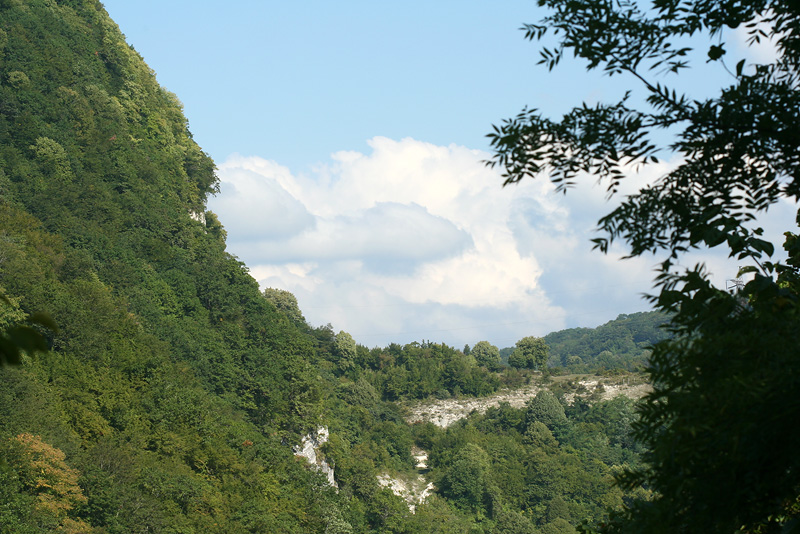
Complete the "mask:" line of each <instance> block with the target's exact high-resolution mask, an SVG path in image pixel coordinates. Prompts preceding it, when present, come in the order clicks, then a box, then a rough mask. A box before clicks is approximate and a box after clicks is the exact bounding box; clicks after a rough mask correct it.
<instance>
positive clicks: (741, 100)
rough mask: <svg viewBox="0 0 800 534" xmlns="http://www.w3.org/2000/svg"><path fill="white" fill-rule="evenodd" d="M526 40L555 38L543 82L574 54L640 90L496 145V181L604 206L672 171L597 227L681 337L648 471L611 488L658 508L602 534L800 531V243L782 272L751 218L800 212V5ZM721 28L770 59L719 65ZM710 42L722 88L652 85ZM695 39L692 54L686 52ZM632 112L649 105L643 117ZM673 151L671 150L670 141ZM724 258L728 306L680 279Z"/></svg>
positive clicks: (663, 2) (694, 281) (664, 349)
mask: <svg viewBox="0 0 800 534" xmlns="http://www.w3.org/2000/svg"><path fill="white" fill-rule="evenodd" d="M539 5H541V6H546V7H548V8H550V9H551V10H552V11H551V12H550V14H549V15H548V16H547V17H545V18H544V19H543V20H542V21H541V22H540V23H539V24H529V25H525V26H524V30H525V32H526V37H527V38H528V39H540V38H542V37H544V36H545V35H547V34H548V33H552V34H554V35H555V36H556V37H557V44H556V46H555V47H545V48H543V49H542V50H541V59H540V63H542V64H544V65H546V66H547V67H548V68H550V69H552V68H554V67H556V66H557V65H558V64H559V62H560V61H561V60H562V58H564V56H565V55H566V54H567V53H569V52H571V53H573V54H574V56H576V57H578V58H580V59H582V60H584V61H586V64H587V68H588V69H596V68H602V69H603V70H604V71H605V72H606V73H607V74H608V75H610V76H617V75H624V76H627V77H628V78H629V79H630V80H632V81H633V82H635V86H636V87H638V88H640V89H641V90H642V91H643V96H644V97H645V98H644V99H637V98H635V97H634V94H633V93H632V92H628V93H626V94H625V96H624V98H623V99H622V100H620V101H619V102H615V103H611V104H597V105H592V106H589V105H587V104H583V105H580V106H578V107H576V108H574V109H573V110H572V111H570V112H569V113H567V114H566V115H564V116H563V117H562V118H561V120H552V119H550V118H547V117H544V116H542V115H541V114H540V113H539V112H538V111H536V110H535V109H534V110H528V109H526V110H524V111H523V112H522V113H520V114H519V115H518V116H517V117H515V118H513V119H510V120H507V121H505V122H503V123H502V124H501V125H500V126H495V129H494V132H493V133H491V134H490V135H489V137H490V139H491V143H492V146H493V147H494V149H495V155H494V158H493V160H492V161H491V162H490V163H489V164H490V165H492V166H494V165H499V166H501V167H502V168H503V170H504V171H503V176H504V178H505V183H506V184H510V183H514V182H518V181H520V180H522V179H524V178H526V177H536V176H539V175H548V176H549V178H550V179H551V180H552V181H553V182H554V183H555V184H556V186H557V189H558V190H559V191H565V190H566V189H567V188H569V187H570V186H571V185H573V184H574V183H575V182H576V180H577V179H579V178H580V177H581V176H583V175H591V176H593V177H594V178H595V179H597V180H600V181H603V182H604V183H605V184H606V185H607V187H608V192H609V194H610V195H613V194H614V193H616V192H617V190H618V188H619V185H620V183H621V181H622V180H623V179H624V177H625V175H626V174H629V172H630V171H631V170H632V169H633V170H637V169H641V168H643V167H645V166H648V165H652V164H655V163H657V162H658V157H657V156H661V155H662V154H666V155H668V156H671V157H673V159H674V160H675V161H677V163H676V164H674V165H672V166H671V167H670V168H671V170H668V171H666V172H665V173H664V175H663V176H662V177H661V178H660V179H659V180H657V181H656V182H655V183H653V184H651V185H647V186H645V187H643V188H642V189H640V190H639V191H638V192H637V193H634V194H632V195H628V196H626V197H625V198H624V199H622V201H621V202H620V204H619V206H618V207H617V208H615V209H614V210H613V211H611V212H610V213H609V214H607V215H606V216H604V217H602V218H601V219H600V221H599V228H600V231H601V232H602V235H601V236H600V237H598V238H596V239H594V240H593V241H594V243H595V247H596V248H598V249H599V250H601V251H603V252H606V251H608V249H609V246H610V245H611V243H613V242H614V241H615V240H620V241H622V242H624V243H625V244H626V245H627V247H628V251H629V255H630V256H640V255H643V254H646V253H654V254H660V255H661V259H660V261H661V263H660V272H659V273H658V274H657V276H656V279H655V287H656V290H657V295H655V296H653V297H652V301H653V303H654V304H655V305H656V307H658V308H659V309H660V310H662V311H665V312H668V313H670V314H673V315H672V319H671V321H670V323H669V327H668V328H669V329H670V330H671V331H672V333H673V334H674V337H673V338H672V339H669V340H665V341H661V342H659V343H657V344H656V345H655V347H654V350H653V353H652V355H651V357H650V362H649V368H648V373H649V375H650V379H651V381H652V383H653V388H654V391H653V392H652V393H651V394H650V395H649V396H648V397H647V398H646V401H645V403H644V404H643V405H642V407H641V408H640V417H641V419H640V421H639V422H638V423H637V424H636V426H635V433H636V436H637V437H638V438H639V439H640V440H642V441H643V442H644V443H645V445H647V447H648V449H649V452H648V453H647V454H646V456H645V461H646V462H645V467H644V468H643V469H641V470H639V471H636V472H628V473H627V474H626V475H625V476H623V477H621V479H620V481H621V482H622V483H623V484H626V485H629V486H636V485H639V484H642V483H646V484H647V485H648V486H649V487H650V488H652V489H653V490H654V491H655V497H654V498H653V500H652V502H650V503H647V504H645V503H634V504H632V505H631V506H630V507H629V508H628V509H627V510H626V511H625V512H624V513H622V514H619V515H618V516H616V518H615V519H614V520H613V521H611V522H610V523H609V525H608V526H607V527H606V530H607V531H613V532H617V531H625V532H734V531H740V530H741V531H745V532H768V531H769V532H773V531H777V530H780V529H781V528H782V526H785V527H786V529H787V531H788V530H791V529H792V528H796V527H797V522H798V521H800V518H799V517H798V516H800V500H799V499H798V496H799V495H800V458H798V456H797V454H796V451H797V449H798V447H799V446H800V429H798V427H797V425H796V424H794V422H795V421H797V420H800V403H798V402H797V400H796V391H797V388H798V385H800V384H798V379H797V378H796V377H797V376H800V334H798V332H800V307H799V306H798V303H800V240H798V237H797V236H796V235H793V234H791V233H789V232H787V233H786V240H785V242H784V248H785V250H786V253H787V255H788V259H787V260H785V261H784V262H779V261H774V260H772V258H771V256H772V255H773V252H774V250H775V244H774V243H772V242H771V241H770V240H768V239H767V238H766V237H765V236H764V232H763V230H762V229H761V228H760V227H759V226H758V225H757V220H758V216H759V215H760V214H763V213H764V212H765V211H766V210H767V209H768V208H769V207H770V206H772V205H774V204H776V203H777V202H779V201H781V200H782V199H788V200H790V201H795V202H796V201H797V200H798V198H800V181H798V175H799V174H800V172H799V171H800V166H799V165H798V164H800V132H798V129H797V126H796V125H797V124H798V119H800V90H798V88H799V87H800V69H799V68H798V67H800V9H799V8H798V5H797V3H795V2H779V1H767V0H754V1H751V2H739V1H736V0H723V1H711V0H654V2H653V3H652V5H651V6H646V7H645V6H641V5H640V4H637V3H635V2H628V1H619V2H596V1H590V0H582V1H577V2H561V1H557V0H539ZM728 29H733V30H736V31H738V32H740V33H744V34H747V36H748V43H749V44H750V45H754V44H757V43H759V42H760V41H762V40H766V41H771V42H772V43H773V44H774V46H775V48H776V50H777V53H776V55H775V57H774V58H773V60H772V61H771V62H767V63H752V62H751V63H748V61H747V59H746V58H743V59H739V58H737V59H739V60H738V61H737V62H736V64H735V66H733V67H732V68H729V67H728V66H727V65H726V64H725V58H726V55H727V54H728V50H727V44H726V42H725V40H726V39H728V38H730V36H731V34H730V33H726V32H727V31H728ZM702 37H707V38H709V39H713V41H711V42H709V45H708V46H709V48H708V50H707V52H706V53H705V58H704V59H705V61H704V62H703V63H701V68H705V69H708V68H716V67H717V66H720V67H721V68H723V69H725V70H727V71H728V72H729V73H730V80H731V83H730V85H729V86H727V87H723V88H722V89H720V90H719V93H718V94H717V95H716V96H714V97H710V98H705V99H694V98H691V97H689V96H687V95H684V94H681V93H679V92H678V91H676V90H674V89H671V88H670V87H669V86H668V85H667V84H666V83H665V82H664V81H663V78H659V76H668V75H676V74H677V75H680V74H681V73H683V72H685V69H687V68H689V67H690V65H691V58H692V57H693V53H694V52H693V51H692V49H691V46H692V43H696V42H698V40H699V39H700V38H702ZM690 39H691V42H690V43H688V44H687V40H690ZM639 102H641V104H638V103H639ZM671 136H673V137H671ZM700 247H706V248H714V247H720V248H723V249H725V250H726V251H727V252H728V254H729V255H730V256H731V257H735V258H736V259H737V260H738V262H739V264H740V265H744V266H745V267H744V269H743V270H742V273H744V272H751V273H753V279H752V281H750V282H748V283H747V285H746V286H745V287H744V290H743V291H742V292H741V293H739V294H736V295H731V294H729V293H728V292H726V291H724V290H723V289H722V288H717V287H715V286H714V285H713V283H712V282H711V281H710V280H709V277H708V274H707V272H706V270H705V269H704V267H703V266H702V265H697V266H694V267H688V268H680V267H678V261H679V260H680V258H681V257H682V255H683V254H684V253H685V252H687V251H689V250H692V249H696V248H700Z"/></svg>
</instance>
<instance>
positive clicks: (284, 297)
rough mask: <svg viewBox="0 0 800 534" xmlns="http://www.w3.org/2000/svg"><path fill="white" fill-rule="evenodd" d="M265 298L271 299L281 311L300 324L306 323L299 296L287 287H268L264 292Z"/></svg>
mask: <svg viewBox="0 0 800 534" xmlns="http://www.w3.org/2000/svg"><path fill="white" fill-rule="evenodd" d="M262 295H264V298H265V299H267V300H268V301H270V302H271V303H272V304H273V305H274V306H275V307H276V308H277V309H278V311H280V312H283V313H284V314H285V315H286V317H288V318H289V319H291V320H292V321H294V322H295V323H298V324H305V322H306V319H305V317H303V312H301V311H300V305H299V304H298V303H297V297H295V296H294V294H292V293H291V292H289V291H286V290H285V289H275V288H274V287H268V288H266V289H264V291H263V292H262Z"/></svg>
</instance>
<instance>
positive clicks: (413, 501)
mask: <svg viewBox="0 0 800 534" xmlns="http://www.w3.org/2000/svg"><path fill="white" fill-rule="evenodd" d="M378 484H380V486H381V487H383V488H389V489H390V490H392V493H394V494H395V495H397V496H398V497H400V498H402V499H403V500H404V501H406V504H407V505H408V509H409V510H411V513H412V514H413V513H414V512H415V511H416V509H417V505H420V504H422V503H424V502H425V501H426V500H427V499H428V497H430V495H431V494H432V493H433V489H434V487H433V482H428V481H427V480H425V477H424V476H422V475H417V478H416V479H413V478H412V479H408V478H400V477H397V478H396V477H392V476H391V475H389V474H387V473H383V474H380V475H378Z"/></svg>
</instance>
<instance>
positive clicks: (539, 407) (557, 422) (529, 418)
mask: <svg viewBox="0 0 800 534" xmlns="http://www.w3.org/2000/svg"><path fill="white" fill-rule="evenodd" d="M525 421H526V424H527V426H528V427H529V428H530V427H531V426H532V425H534V424H535V423H537V422H539V423H542V424H544V425H545V426H546V427H547V428H549V429H550V430H553V429H555V428H559V427H561V426H563V425H565V424H567V416H566V415H565V414H564V407H563V406H561V403H560V402H558V399H556V397H555V395H553V394H552V393H550V392H549V391H547V390H546V389H543V390H541V391H540V392H539V393H537V394H536V396H535V397H534V398H532V399H531V400H530V401H528V408H527V410H526V412H525Z"/></svg>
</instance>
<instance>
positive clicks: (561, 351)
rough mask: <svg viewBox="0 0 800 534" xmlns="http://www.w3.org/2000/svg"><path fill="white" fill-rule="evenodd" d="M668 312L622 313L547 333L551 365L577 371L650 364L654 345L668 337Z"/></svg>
mask: <svg viewBox="0 0 800 534" xmlns="http://www.w3.org/2000/svg"><path fill="white" fill-rule="evenodd" d="M666 321H667V316H666V315H665V314H663V313H660V312H640V313H631V314H626V315H620V316H619V317H617V318H616V319H614V320H613V321H609V322H608V323H606V324H604V325H601V326H598V327H597V328H570V329H567V330H560V331H558V332H552V333H550V334H547V335H546V336H544V340H545V343H547V346H548V347H549V348H550V360H549V365H550V366H551V367H562V368H564V369H566V370H568V371H569V372H573V373H588V372H595V373H596V372H602V371H605V370H613V369H626V370H628V371H634V370H638V369H641V368H642V367H644V365H646V363H647V359H648V357H649V356H650V347H652V346H653V345H655V344H656V343H658V342H659V341H661V340H663V339H666V338H667V337H668V336H669V333H668V332H667V331H666V330H665V329H664V328H662V325H664V323H666Z"/></svg>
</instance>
